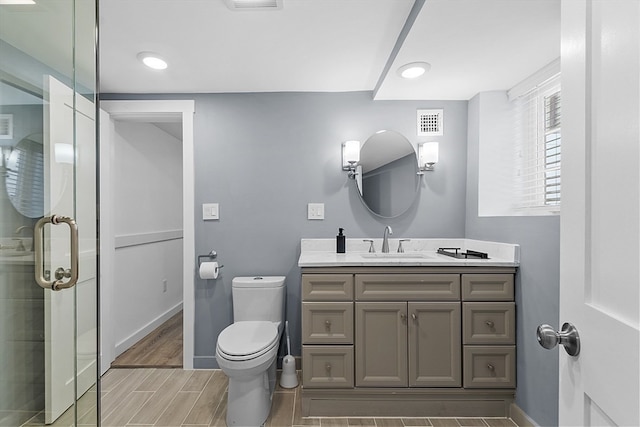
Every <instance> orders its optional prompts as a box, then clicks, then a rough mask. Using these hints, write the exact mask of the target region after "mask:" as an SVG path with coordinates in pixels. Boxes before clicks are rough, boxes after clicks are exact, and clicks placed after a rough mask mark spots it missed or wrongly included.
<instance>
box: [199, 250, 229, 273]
mask: <svg viewBox="0 0 640 427" xmlns="http://www.w3.org/2000/svg"><path fill="white" fill-rule="evenodd" d="M203 258H208V259H209V261H213V260H214V259H216V258H218V253H217V252H216V251H214V250H212V251H211V252H209V253H208V254H207V255H198V269H199V268H200V264H202V259H203ZM222 267H224V265H222V264H220V265H219V266H218V268H222Z"/></svg>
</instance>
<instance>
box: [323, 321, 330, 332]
mask: <svg viewBox="0 0 640 427" xmlns="http://www.w3.org/2000/svg"><path fill="white" fill-rule="evenodd" d="M324 327H325V328H327V331H330V330H331V320H325V322H324Z"/></svg>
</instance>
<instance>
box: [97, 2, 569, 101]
mask: <svg viewBox="0 0 640 427" xmlns="http://www.w3.org/2000/svg"><path fill="white" fill-rule="evenodd" d="M282 1H283V3H282V8H281V9H279V10H268V11H246V10H243V11H236V10H231V9H229V8H228V7H227V6H226V4H225V2H224V1H223V0H135V1H131V0H101V1H100V21H99V23H100V27H99V30H100V31H99V41H100V91H101V92H103V93H220V92H289V91H296V92H342V91H372V92H373V97H374V99H378V100H420V99H438V100H468V99H470V98H471V97H473V96H474V95H475V94H477V93H478V92H482V91H487V90H507V89H509V88H511V87H512V86H514V85H515V84H517V83H519V82H520V81H522V80H524V79H525V78H526V77H528V76H530V75H531V74H532V73H534V72H535V71H537V70H539V69H540V68H542V67H544V66H545V65H547V64H548V63H550V62H552V61H553V60H555V59H557V58H558V57H559V56H560V0H535V1H534V0H426V1H423V0H417V1H414V0H282ZM141 51H153V52H157V53H159V54H160V55H162V56H163V57H164V58H165V59H166V60H167V62H168V63H169V67H168V68H167V69H166V70H164V71H154V70H151V69H148V68H146V67H145V66H143V65H142V63H141V62H139V61H138V60H137V58H136V55H137V54H138V53H139V52H141ZM414 61H425V62H428V63H430V64H431V70H430V71H429V72H428V73H426V74H425V75H423V76H421V77H419V78H417V79H414V80H406V79H402V78H401V77H399V76H398V74H397V69H398V68H399V67H400V66H402V65H404V64H406V63H408V62H414Z"/></svg>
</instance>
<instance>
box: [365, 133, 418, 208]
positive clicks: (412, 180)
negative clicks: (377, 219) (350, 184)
mask: <svg viewBox="0 0 640 427" xmlns="http://www.w3.org/2000/svg"><path fill="white" fill-rule="evenodd" d="M357 172H358V174H357V176H356V183H357V187H358V193H359V194H360V198H361V200H362V202H363V203H364V204H365V206H366V207H367V208H369V210H370V211H371V212H372V213H374V214H376V215H378V216H381V217H383V218H395V217H397V216H399V215H402V214H403V213H405V212H406V211H407V210H408V209H409V208H410V207H411V205H412V204H413V202H414V201H415V199H416V195H417V194H418V185H419V181H420V176H419V175H418V159H417V157H416V152H415V150H414V148H413V145H412V144H411V143H410V142H409V140H408V139H407V138H405V137H404V136H403V135H402V134H400V133H398V132H395V131H391V130H385V131H380V132H377V133H375V134H373V135H371V136H370V137H369V139H367V140H366V141H365V142H364V144H363V145H362V148H361V149H360V162H359V163H358V168H357Z"/></svg>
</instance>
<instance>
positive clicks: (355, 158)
mask: <svg viewBox="0 0 640 427" xmlns="http://www.w3.org/2000/svg"><path fill="white" fill-rule="evenodd" d="M359 161H360V141H345V142H343V143H342V169H343V170H350V169H352V168H353V167H354V166H355V165H356V164H357V163H358V162H359Z"/></svg>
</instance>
